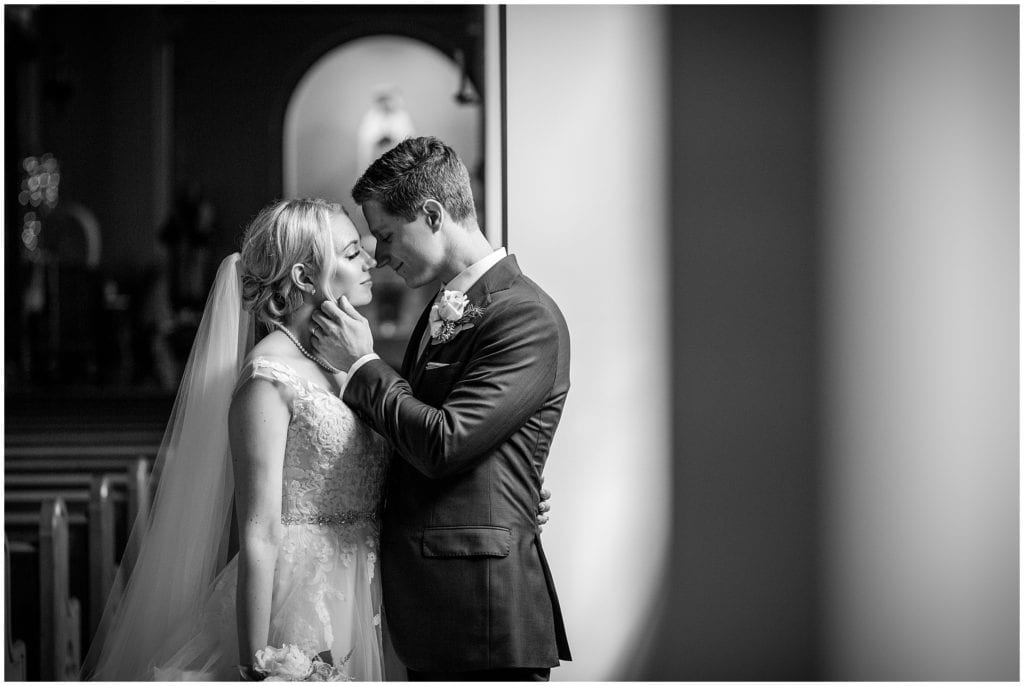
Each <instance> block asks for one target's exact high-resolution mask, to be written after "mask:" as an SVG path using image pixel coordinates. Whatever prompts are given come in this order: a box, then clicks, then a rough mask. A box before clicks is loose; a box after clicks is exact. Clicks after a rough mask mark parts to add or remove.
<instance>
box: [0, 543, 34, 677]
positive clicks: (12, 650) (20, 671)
mask: <svg viewBox="0 0 1024 686" xmlns="http://www.w3.org/2000/svg"><path fill="white" fill-rule="evenodd" d="M4 610H5V614H4V643H5V645H6V652H5V655H4V681H25V680H26V679H27V678H28V676H27V671H26V668H27V664H26V659H25V658H26V655H25V642H24V641H22V640H19V639H16V638H14V629H13V628H12V626H11V549H10V544H9V543H8V541H7V536H6V535H5V536H4ZM20 628H21V627H19V629H20Z"/></svg>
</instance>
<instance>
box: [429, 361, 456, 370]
mask: <svg viewBox="0 0 1024 686" xmlns="http://www.w3.org/2000/svg"><path fill="white" fill-rule="evenodd" d="M450 366H451V365H450V364H448V363H447V362H427V371H430V370H431V369H444V368H445V367H450Z"/></svg>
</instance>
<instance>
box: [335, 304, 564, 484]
mask: <svg viewBox="0 0 1024 686" xmlns="http://www.w3.org/2000/svg"><path fill="white" fill-rule="evenodd" d="M478 328H479V331H478V332H477V336H476V339H475V341H474V342H473V345H472V346H471V347H470V349H469V350H468V353H467V355H466V356H464V357H463V358H462V361H463V363H464V368H463V369H462V372H461V374H460V377H459V379H458V380H457V381H456V382H455V384H454V385H453V386H452V389H451V391H450V392H449V394H448V396H447V398H446V399H445V401H444V403H443V404H442V405H441V406H440V407H433V406H431V405H428V404H426V403H424V402H422V401H420V400H418V399H417V398H416V397H414V396H413V393H412V389H411V387H410V386H409V383H408V382H407V381H406V380H405V379H403V378H402V377H401V376H400V375H399V374H398V372H396V371H395V370H394V369H392V368H391V367H390V366H389V365H388V364H387V363H385V362H383V361H382V360H371V361H370V362H368V363H366V364H365V365H363V366H362V367H361V368H360V369H358V370H357V371H356V373H355V374H353V375H352V377H350V378H349V380H348V385H347V387H346V389H345V392H344V394H343V396H342V399H343V400H344V401H345V403H347V404H348V405H349V406H350V407H352V408H353V410H355V411H356V413H357V414H359V416H360V417H362V418H363V419H364V420H365V421H368V422H369V423H370V424H371V425H372V426H373V428H374V429H375V430H376V431H377V432H378V433H379V434H381V435H382V436H384V437H385V438H387V439H388V440H389V441H390V442H391V445H392V446H393V447H394V449H395V450H396V451H397V453H398V454H399V456H401V457H402V459H404V460H405V461H407V462H408V463H409V464H411V465H412V466H413V467H415V468H416V469H417V470H419V471H420V472H422V473H423V474H424V475H426V476H428V477H431V478H439V477H443V476H446V475H449V474H454V473H456V472H459V471H461V470H463V469H467V468H469V467H471V466H472V465H473V464H475V463H476V462H477V461H478V460H480V459H482V458H484V457H486V456H487V455H488V454H489V453H490V452H491V451H492V450H493V449H494V448H496V447H497V446H498V445H500V444H501V443H502V442H503V441H505V440H506V439H507V438H508V437H509V436H510V435H511V434H512V433H513V432H515V431H516V430H517V429H519V428H520V427H521V426H523V424H525V423H526V421H527V420H528V419H529V418H530V417H531V416H532V415H533V414H534V413H535V412H536V411H537V410H538V409H539V408H540V406H541V405H542V404H543V403H544V401H545V399H546V397H547V396H548V395H549V393H550V391H551V388H552V386H553V384H554V381H555V372H556V365H557V359H558V324H557V322H556V320H555V318H554V316H553V315H552V313H551V312H550V311H549V310H548V309H547V308H546V307H544V306H543V305H542V304H541V303H539V302H536V301H528V302H519V303H517V304H514V305H511V306H509V307H508V308H507V309H506V310H505V311H503V312H501V313H495V314H494V315H493V316H491V317H487V318H485V319H484V320H482V321H481V322H480V324H479V327H478ZM468 333H469V332H468V331H466V332H462V333H460V334H459V335H462V336H466V335H467V334H468ZM453 343H454V341H453V342H451V343H448V345H451V344H453Z"/></svg>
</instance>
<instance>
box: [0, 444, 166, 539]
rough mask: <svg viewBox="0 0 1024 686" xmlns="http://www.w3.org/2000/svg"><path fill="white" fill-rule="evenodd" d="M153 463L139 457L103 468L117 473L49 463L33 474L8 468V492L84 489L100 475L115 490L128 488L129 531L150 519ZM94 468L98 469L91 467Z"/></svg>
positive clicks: (43, 462)
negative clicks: (108, 480) (62, 467)
mask: <svg viewBox="0 0 1024 686" xmlns="http://www.w3.org/2000/svg"><path fill="white" fill-rule="evenodd" d="M151 465H152V462H151V461H150V460H149V459H148V458H145V457H138V456H137V457H135V458H133V459H131V461H129V462H128V463H127V464H125V465H118V464H114V465H103V466H104V467H113V468H114V470H113V471H112V470H110V469H106V468H104V469H100V470H94V469H93V470H88V471H87V470H84V469H83V465H82V464H81V463H78V462H76V463H75V467H77V469H73V470H62V469H59V468H55V467H54V465H52V464H51V463H49V462H48V461H47V460H40V461H37V462H35V464H33V465H32V466H33V467H34V470H32V471H29V470H28V469H27V468H24V467H25V466H22V467H23V468H22V469H15V470H13V471H7V469H6V467H7V465H5V472H6V473H5V475H4V484H5V489H7V490H15V489H34V488H40V487H45V488H64V487H68V486H70V487H82V486H83V485H88V484H90V483H91V480H92V478H93V477H95V476H96V475H107V476H109V477H110V480H111V484H112V485H113V486H114V487H115V488H124V489H125V490H126V492H127V498H128V500H127V503H128V510H127V520H126V525H127V528H128V529H130V528H131V526H132V524H134V522H135V520H136V518H137V517H139V515H140V514H141V515H142V516H143V517H144V518H148V517H149V506H150V503H151V502H152V496H151V492H150V488H149V475H150V470H151ZM88 466H89V467H93V466H94V465H88Z"/></svg>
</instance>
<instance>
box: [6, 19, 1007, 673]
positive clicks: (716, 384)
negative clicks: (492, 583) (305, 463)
mask: <svg viewBox="0 0 1024 686" xmlns="http://www.w3.org/2000/svg"><path fill="white" fill-rule="evenodd" d="M4 22H5V25H4V35H5V64H6V67H5V97H6V119H5V148H4V149H5V157H4V164H5V186H4V192H3V201H4V219H5V224H6V226H7V230H6V234H5V242H4V247H5V256H4V268H5V272H4V286H5V296H4V297H5V300H4V303H5V315H4V319H5V339H4V340H5V367H4V383H5V389H4V423H5V424H4V434H5V435H4V440H5V460H4V465H5V469H4V478H5V488H4V490H5V532H6V534H7V541H8V561H7V563H6V566H5V570H6V571H7V580H8V584H9V586H8V595H7V602H6V608H7V610H8V623H7V629H8V631H7V639H8V640H7V657H8V660H7V671H6V672H5V676H7V678H8V679H12V678H16V677H17V676H18V675H19V674H24V676H25V677H27V678H29V679H40V678H45V679H56V678H59V677H60V676H61V675H67V674H71V673H73V670H74V666H75V660H76V659H77V658H78V657H80V655H84V652H85V649H86V647H87V645H88V640H89V638H90V637H91V632H92V630H93V628H94V622H95V617H96V612H97V609H98V608H99V605H100V602H101V601H100V599H102V598H104V597H105V595H106V592H107V590H109V586H110V584H111V583H113V578H114V577H113V571H112V570H113V568H114V567H115V566H116V565H117V564H118V563H119V562H120V561H121V560H122V559H123V556H124V555H131V554H132V552H131V551H125V550H124V549H123V548H124V540H125V532H126V530H127V526H128V525H127V522H128V521H130V520H131V519H132V518H133V517H136V516H140V515H139V513H144V512H145V509H146V506H147V492H148V491H147V489H148V484H147V481H146V474H147V469H148V467H149V466H151V458H152V456H153V454H155V450H156V447H157V445H158V444H159V441H160V437H161V435H162V430H163V424H164V422H165V421H166V419H167V415H168V414H169V412H170V408H171V404H172V402H173V395H174V391H175V389H176V385H177V380H178V375H179V374H180V372H181V368H182V367H183V365H184V362H185V360H186V358H187V355H188V351H189V348H190V346H191V339H192V335H193V333H194V330H195V327H196V325H197V324H198V316H199V314H201V312H202V307H203V303H204V300H205V295H206V291H207V289H208V287H209V284H210V281H211V280H212V276H213V271H214V270H215V267H216V265H217V263H218V262H219V261H220V259H221V258H222V257H224V256H225V255H227V254H228V253H230V252H232V251H233V250H235V249H237V247H238V240H239V238H240V237H241V234H242V231H243V230H244V227H245V225H246V223H247V221H248V220H249V219H250V218H251V217H252V216H254V215H255V213H256V212H257V211H258V210H259V209H260V208H261V207H262V206H264V205H265V204H267V203H268V202H270V201H271V200H272V199H274V198H278V197H285V196H293V195H320V196H326V197H328V198H330V199H333V200H336V201H340V202H342V203H343V204H345V205H346V206H347V207H348V208H349V210H350V211H351V212H352V214H353V216H354V217H355V218H356V219H357V222H358V223H359V225H360V227H362V224H361V216H360V213H359V212H358V210H357V209H356V208H355V207H354V206H353V204H352V203H351V199H350V197H349V194H348V191H349V189H350V188H351V185H352V183H353V182H354V180H355V178H356V177H357V176H358V174H359V172H360V171H361V169H362V167H363V166H365V164H366V161H367V160H371V159H373V158H374V157H375V156H376V155H377V154H379V152H380V151H382V150H383V149H386V148H387V147H388V146H389V145H391V144H393V143H394V142H397V140H400V139H401V138H402V137H404V136H405V135H409V134H413V135H427V134H432V135H437V136H439V137H441V138H442V139H444V140H446V141H447V142H449V143H450V144H452V145H453V147H455V148H456V150H457V151H458V152H459V154H460V155H461V156H462V157H463V159H464V161H465V162H466V164H467V166H468V167H469V168H470V171H471V173H472V174H473V176H474V183H475V184H476V189H477V202H478V205H479V208H478V209H479V215H480V216H481V218H483V220H484V228H485V230H486V232H487V233H488V235H489V236H490V237H491V238H492V241H493V242H494V244H495V245H497V244H499V243H504V244H506V245H507V246H508V248H509V250H510V251H511V252H513V253H515V254H516V255H517V256H518V257H519V260H520V264H521V266H522V267H523V269H524V271H525V272H526V273H527V274H529V275H530V276H531V277H533V278H534V279H535V280H536V281H538V282H539V283H540V284H541V285H542V286H543V287H544V288H545V289H546V290H548V292H549V293H550V294H551V295H552V296H554V298H555V299H556V300H557V301H558V302H559V303H560V305H561V306H562V308H563V312H564V314H565V315H566V318H567V320H568V323H569V327H570V332H571V334H572V340H573V362H572V382H573V388H572V391H571V392H570V395H569V399H568V402H567V404H566V408H565V413H564V416H563V420H562V425H561V427H560V429H559V431H558V434H557V437H556V439H555V442H554V445H553V448H552V452H551V455H550V459H549V462H548V467H547V470H546V485H547V486H548V487H549V488H550V489H551V490H552V491H553V493H554V497H553V500H552V503H553V512H552V521H551V522H550V523H549V524H548V526H547V527H546V528H545V533H544V537H545V549H546V551H547V553H548V558H549V562H550V563H551V566H552V570H553V574H554V576H555V579H556V583H557V585H558V589H559V595H560V599H561V602H562V607H563V612H564V614H565V617H566V622H567V625H568V631H569V637H570V642H571V645H572V648H573V653H574V657H575V659H574V661H572V662H570V663H565V664H564V665H563V666H562V667H560V668H559V669H556V670H554V672H553V679H555V680H591V681H601V680H643V681H656V680H669V681H692V680H709V681H710V680H730V681H759V680H771V681H780V680H781V681H803V680H857V681H861V680H864V681H867V680H885V681H932V680H966V681H985V680H1000V681H1016V680H1018V678H1019V661H1020V660H1019V614H1020V612H1019V607H1020V606H1019V578H1020V567H1019V551H1020V529H1019V521H1020V520H1019V484H1020V477H1019V448H1018V444H1019V395H1018V389H1019V293H1020V290H1019V255H1020V250H1019V187H1020V186H1019V131H1020V123H1019V122H1020V119H1019V52H1020V51H1019V9H1018V7H1017V6H1014V5H999V6H927V5H912V6H910V5H908V6H885V5H853V6H842V5H827V6H811V5H801V6H782V5H775V6H749V5H748V6H723V7H708V6H688V5H678V6H667V5H646V6H615V5H600V6H592V5H571V6H553V5H552V6H545V5H510V6H507V7H502V6H496V5H487V6H458V7H447V6H434V5H429V6H428V5H418V6H416V5H390V6H372V7H370V6H356V5H342V6H269V5H264V6H257V7H242V6H197V5H193V6H188V5H179V6H156V5H150V6H46V5H44V6H11V5H8V6H5V12H4ZM369 247H371V248H372V240H371V241H369ZM375 281H376V282H377V283H378V284H379V286H378V288H375V301H374V303H372V304H371V305H370V306H368V308H367V309H366V314H367V316H368V317H369V318H370V319H371V321H372V322H373V324H374V326H375V327H376V330H377V332H378V337H377V341H378V348H379V350H380V352H381V353H382V355H383V356H384V357H385V358H386V359H389V360H391V361H393V362H394V363H395V364H396V365H397V359H398V357H397V356H398V355H400V354H401V351H402V349H403V348H404V345H405V342H406V339H407V337H408V333H409V330H410V329H411V321H412V320H413V319H414V318H415V316H416V315H417V314H418V313H419V311H420V309H421V308H422V304H423V302H424V298H427V297H429V295H430V289H429V288H426V289H422V290H421V291H420V292H410V291H406V290H405V289H404V286H402V285H401V282H400V281H399V280H397V278H395V277H393V276H392V275H391V274H390V273H381V274H380V275H375ZM58 498H59V499H60V500H59V505H58V504H56V503H57V502H58V501H57V499H58ZM47 508H48V509H47ZM19 641H20V643H18V642H19ZM19 656H20V657H21V662H20V664H21V668H20V669H22V670H23V671H22V672H18V671H17V670H18V669H19V667H18V666H17V665H18V663H19V661H18V657H19Z"/></svg>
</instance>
